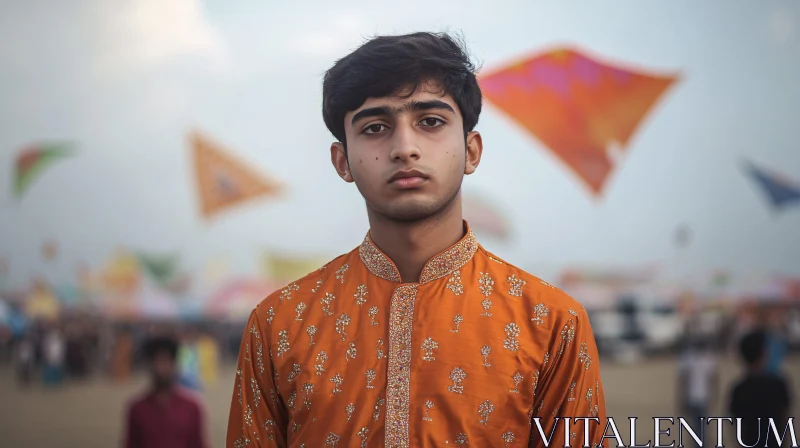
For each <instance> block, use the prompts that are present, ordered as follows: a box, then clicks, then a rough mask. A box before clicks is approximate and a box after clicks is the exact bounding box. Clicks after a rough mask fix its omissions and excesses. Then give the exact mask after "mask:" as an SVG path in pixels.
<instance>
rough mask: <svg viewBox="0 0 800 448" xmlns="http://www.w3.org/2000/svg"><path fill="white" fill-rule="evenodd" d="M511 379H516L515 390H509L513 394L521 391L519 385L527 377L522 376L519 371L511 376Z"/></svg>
mask: <svg viewBox="0 0 800 448" xmlns="http://www.w3.org/2000/svg"><path fill="white" fill-rule="evenodd" d="M511 379H512V380H513V381H514V390H511V391H509V392H511V393H513V394H518V393H519V385H520V383H522V380H523V379H525V377H524V376H522V374H521V373H519V372H517V373H515V374H514V376H512V377H511Z"/></svg>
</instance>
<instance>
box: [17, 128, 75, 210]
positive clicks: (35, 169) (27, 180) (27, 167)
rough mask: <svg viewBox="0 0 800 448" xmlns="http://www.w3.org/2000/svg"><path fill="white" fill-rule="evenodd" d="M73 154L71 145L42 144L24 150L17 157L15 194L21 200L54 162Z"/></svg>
mask: <svg viewBox="0 0 800 448" xmlns="http://www.w3.org/2000/svg"><path fill="white" fill-rule="evenodd" d="M72 154H73V151H72V149H71V145H70V144H69V143H63V142H62V143H42V144H38V145H33V146H29V147H27V148H24V149H23V150H21V151H20V152H19V154H18V155H17V160H16V163H15V171H14V194H15V195H16V197H17V198H18V199H19V198H21V197H22V195H23V194H25V192H26V191H28V189H29V188H30V187H31V184H33V181H35V180H36V179H38V178H39V176H40V175H41V174H42V172H43V171H44V170H45V169H46V168H47V167H49V166H50V165H52V164H53V163H54V162H56V161H58V160H61V159H63V158H65V157H68V156H70V155H72Z"/></svg>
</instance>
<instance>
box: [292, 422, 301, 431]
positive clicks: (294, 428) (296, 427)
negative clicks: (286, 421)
mask: <svg viewBox="0 0 800 448" xmlns="http://www.w3.org/2000/svg"><path fill="white" fill-rule="evenodd" d="M292 432H300V423H297V422H294V423H292Z"/></svg>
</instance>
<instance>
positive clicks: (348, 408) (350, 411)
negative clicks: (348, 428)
mask: <svg viewBox="0 0 800 448" xmlns="http://www.w3.org/2000/svg"><path fill="white" fill-rule="evenodd" d="M355 411H356V405H355V404H354V403H350V404H348V405H347V406H345V407H344V412H345V413H346V414H347V421H348V422H349V421H350V418H352V417H353V412H355Z"/></svg>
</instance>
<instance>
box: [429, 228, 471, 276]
mask: <svg viewBox="0 0 800 448" xmlns="http://www.w3.org/2000/svg"><path fill="white" fill-rule="evenodd" d="M477 251H478V240H476V239H475V235H474V234H473V233H472V230H471V229H470V228H469V226H467V233H466V235H465V236H464V238H462V239H461V241H459V242H458V243H456V244H455V245H454V246H451V247H450V248H449V249H447V250H445V251H444V252H442V253H441V254H439V255H437V256H435V257H433V258H432V259H431V260H430V261H428V263H426V264H425V266H424V267H423V268H422V274H420V277H419V282H420V283H428V282H431V281H433V280H437V279H440V278H442V277H444V276H446V275H449V274H450V273H451V272H453V271H456V270H459V269H461V268H462V267H464V265H465V264H467V263H468V262H469V260H471V259H472V256H473V255H475V252H477Z"/></svg>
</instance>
